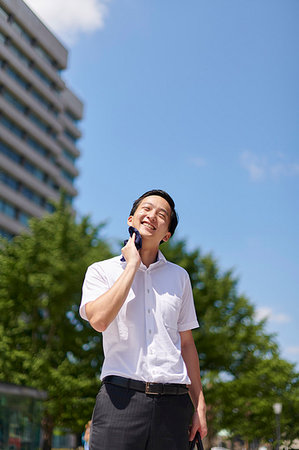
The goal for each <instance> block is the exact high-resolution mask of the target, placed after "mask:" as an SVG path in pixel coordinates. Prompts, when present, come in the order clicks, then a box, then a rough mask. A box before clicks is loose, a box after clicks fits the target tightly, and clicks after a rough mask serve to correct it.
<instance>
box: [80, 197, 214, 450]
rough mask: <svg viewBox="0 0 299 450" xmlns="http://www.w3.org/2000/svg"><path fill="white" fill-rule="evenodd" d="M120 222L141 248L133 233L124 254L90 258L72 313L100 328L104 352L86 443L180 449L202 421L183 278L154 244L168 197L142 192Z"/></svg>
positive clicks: (190, 307) (192, 318)
mask: <svg viewBox="0 0 299 450" xmlns="http://www.w3.org/2000/svg"><path fill="white" fill-rule="evenodd" d="M128 225H130V226H133V227H134V228H136V229H137V230H138V231H139V233H140V235H141V237H142V248H141V249H140V250H139V251H137V249H136V246H135V243H134V241H135V234H133V236H132V237H131V238H130V239H129V240H128V242H127V244H126V245H125V246H124V247H123V248H122V255H123V257H124V259H125V261H121V258H120V256H117V257H115V258H111V259H109V260H106V261H101V262H97V263H95V264H92V265H91V266H90V267H89V268H88V270H87V273H86V277H85V280H84V284H83V295H82V302H81V306H80V314H81V316H82V317H83V318H84V319H86V320H89V322H90V324H91V326H92V327H93V328H94V329H95V330H97V331H99V332H102V333H103V347H104V354H105V360H104V364H103V368H102V373H101V379H102V381H103V384H102V387H101V389H100V392H99V394H98V396H97V399H96V405H95V408H94V412H93V417H92V426H91V435H90V441H89V445H90V449H91V450H108V449H111V450H118V449H120V450H186V449H188V441H189V440H192V439H193V438H194V436H195V433H196V431H197V430H198V431H199V432H200V434H201V437H202V438H203V437H204V436H205V435H206V434H207V425H206V418H205V401H204V396H203V392H202V386H201V380H200V369H199V362H198V355H197V351H196V348H195V344H194V341H193V337H192V332H191V329H192V328H197V327H198V322H197V319H196V314H195V309H194V303H193V297H192V289H191V284H190V279H189V276H188V274H187V272H186V271H185V270H184V269H182V268H181V267H179V266H177V265H175V264H173V263H170V262H168V261H167V260H166V259H165V258H164V256H163V254H162V253H161V252H160V251H159V245H160V243H163V242H167V241H168V240H169V238H170V237H171V235H173V233H174V231H175V228H176V226H177V215H176V211H175V204H174V202H173V200H172V198H171V197H170V196H169V194H167V193H166V192H164V191H161V190H151V191H148V192H146V193H145V194H143V195H142V196H141V197H139V198H138V199H137V200H136V201H135V202H134V204H133V207H132V210H131V212H130V216H129V218H128ZM190 397H191V399H192V402H191V400H190ZM192 415H193V417H192ZM191 418H192V425H191V428H190V431H189V432H188V430H189V425H190V422H191Z"/></svg>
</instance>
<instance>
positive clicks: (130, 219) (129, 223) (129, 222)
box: [127, 216, 133, 226]
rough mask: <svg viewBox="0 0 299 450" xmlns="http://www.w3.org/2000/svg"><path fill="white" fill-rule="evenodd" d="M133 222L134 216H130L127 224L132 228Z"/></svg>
mask: <svg viewBox="0 0 299 450" xmlns="http://www.w3.org/2000/svg"><path fill="white" fill-rule="evenodd" d="M132 220H133V216H129V218H128V220H127V224H128V225H129V226H130V225H132Z"/></svg>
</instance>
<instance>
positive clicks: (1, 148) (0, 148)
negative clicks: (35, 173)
mask: <svg viewBox="0 0 299 450" xmlns="http://www.w3.org/2000/svg"><path fill="white" fill-rule="evenodd" d="M0 152H1V153H2V154H3V155H5V156H7V157H8V158H9V159H11V160H12V161H14V162H15V163H17V164H21V163H22V157H21V156H20V155H19V154H18V153H16V152H14V151H13V150H12V149H11V148H10V147H9V146H8V145H6V144H4V142H2V141H0Z"/></svg>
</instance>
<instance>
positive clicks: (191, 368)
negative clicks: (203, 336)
mask: <svg viewBox="0 0 299 450" xmlns="http://www.w3.org/2000/svg"><path fill="white" fill-rule="evenodd" d="M180 335H181V351H182V357H183V359H184V361H185V364H186V367H187V372H188V376H189V378H190V380H191V385H190V386H189V394H190V397H191V400H192V403H193V405H194V408H195V413H194V415H193V419H192V427H191V431H190V437H189V438H190V440H192V439H193V438H194V436H195V433H196V431H197V430H199V432H200V435H201V437H202V438H204V437H205V436H206V434H207V422H206V404H205V399H204V394H203V390H202V384H201V379H200V367H199V360H198V354H197V350H196V347H195V343H194V340H193V337H192V332H191V331H190V330H189V331H184V332H182V333H180Z"/></svg>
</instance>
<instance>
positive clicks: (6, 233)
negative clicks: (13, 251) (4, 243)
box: [0, 228, 15, 241]
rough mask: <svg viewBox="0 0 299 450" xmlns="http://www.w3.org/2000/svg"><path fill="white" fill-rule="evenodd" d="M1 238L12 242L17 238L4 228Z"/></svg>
mask: <svg viewBox="0 0 299 450" xmlns="http://www.w3.org/2000/svg"><path fill="white" fill-rule="evenodd" d="M0 237H3V238H5V239H8V240H9V241H10V240H11V239H13V238H14V237H15V235H14V234H12V233H10V232H9V231H6V230H4V229H3V228H0Z"/></svg>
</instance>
